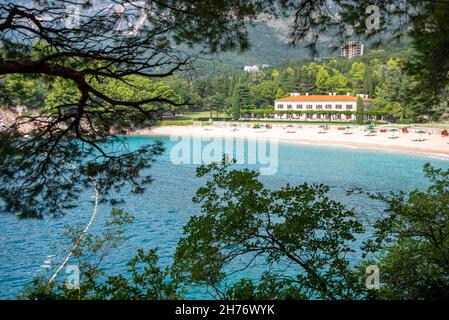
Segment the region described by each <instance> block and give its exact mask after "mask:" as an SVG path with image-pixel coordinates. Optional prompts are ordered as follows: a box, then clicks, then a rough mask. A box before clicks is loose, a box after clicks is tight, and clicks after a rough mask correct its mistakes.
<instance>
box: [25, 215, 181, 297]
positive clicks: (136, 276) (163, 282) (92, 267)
mask: <svg viewBox="0 0 449 320" xmlns="http://www.w3.org/2000/svg"><path fill="white" fill-rule="evenodd" d="M133 220H134V218H133V217H132V216H131V215H130V214H128V213H126V212H124V211H122V210H118V209H113V210H112V211H111V217H110V218H109V219H107V220H106V221H105V222H104V225H103V228H102V231H101V233H100V234H89V233H88V234H86V235H85V237H84V238H83V241H82V242H81V243H79V245H78V247H77V248H76V250H74V252H73V256H72V258H71V259H73V261H74V262H75V263H76V265H77V266H78V269H79V271H80V279H79V280H80V283H79V284H80V286H79V289H73V288H68V287H67V286H66V284H65V282H64V281H63V280H61V279H60V278H59V277H57V278H56V279H55V281H54V282H52V283H48V280H47V279H46V278H45V277H43V276H39V277H36V278H35V279H34V280H33V284H32V285H30V286H28V287H27V288H26V289H25V291H24V293H23V294H22V295H21V296H20V298H21V299H30V300H36V299H46V300H47V299H53V300H60V299H67V300H98V299H101V300H164V299H178V298H181V294H182V290H181V288H180V287H179V283H178V282H177V281H176V280H175V279H174V278H173V277H170V272H169V270H168V269H167V268H161V267H160V266H159V265H158V264H159V258H158V256H157V250H149V251H144V250H143V249H139V250H138V251H137V253H136V255H135V256H134V257H133V258H132V259H131V260H130V261H129V262H128V263H127V266H128V270H127V272H126V273H124V274H118V275H107V274H106V272H105V271H104V270H103V269H102V267H103V262H104V260H105V258H106V257H107V256H108V255H109V254H110V252H111V250H113V249H115V248H117V247H118V246H120V245H122V244H123V243H124V242H125V241H127V240H128V237H127V236H126V235H125V228H126V227H127V226H128V225H129V224H131V223H132V222H133ZM83 229H84V226H82V225H79V226H76V227H67V228H66V235H65V236H66V237H67V238H69V239H71V240H72V243H73V244H75V243H77V241H78V238H79V235H80V234H81V233H82V232H83Z"/></svg>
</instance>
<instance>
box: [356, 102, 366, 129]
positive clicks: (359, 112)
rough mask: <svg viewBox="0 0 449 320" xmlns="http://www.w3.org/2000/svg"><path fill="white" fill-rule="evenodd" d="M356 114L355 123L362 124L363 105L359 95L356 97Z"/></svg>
mask: <svg viewBox="0 0 449 320" xmlns="http://www.w3.org/2000/svg"><path fill="white" fill-rule="evenodd" d="M356 112H357V114H356V120H357V124H363V121H364V119H365V105H364V104H363V99H362V98H361V97H358V98H357V111H356Z"/></svg>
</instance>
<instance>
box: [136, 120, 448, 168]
mask: <svg viewBox="0 0 449 320" xmlns="http://www.w3.org/2000/svg"><path fill="white" fill-rule="evenodd" d="M251 126H252V125H250V124H247V123H241V124H238V125H235V126H232V125H231V124H229V123H223V124H213V125H208V126H162V127H153V128H151V129H141V130H138V131H135V132H133V133H132V134H133V135H148V136H186V135H191V136H202V137H216V136H220V137H238V138H247V139H257V138H265V139H276V140H278V141H282V142H290V143H305V144H319V145H341V146H348V147H357V148H364V149H376V150H388V151H397V152H404V153H413V154H420V155H426V156H431V157H438V158H443V159H447V160H449V137H443V136H442V135H441V129H431V128H425V129H424V131H425V133H422V134H418V133H417V132H418V131H419V130H421V129H420V128H409V129H408V133H403V132H402V130H398V131H397V132H390V131H389V129H390V128H389V127H376V130H375V132H373V133H371V135H369V132H368V131H367V129H366V127H365V126H363V127H362V126H359V127H358V126H353V127H351V128H350V129H347V130H343V127H344V126H345V125H344V124H342V125H341V126H334V125H332V126H328V128H327V130H324V128H322V127H319V125H302V124H292V125H290V126H287V125H285V124H284V125H281V124H275V125H272V128H266V127H261V128H252V127H251ZM381 129H383V130H382V131H386V132H381ZM393 134H394V136H395V138H392V137H393ZM420 139H421V141H419V140H420Z"/></svg>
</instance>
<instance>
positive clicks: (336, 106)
mask: <svg viewBox="0 0 449 320" xmlns="http://www.w3.org/2000/svg"><path fill="white" fill-rule="evenodd" d="M335 109H337V110H341V109H343V106H342V105H341V104H336V105H335Z"/></svg>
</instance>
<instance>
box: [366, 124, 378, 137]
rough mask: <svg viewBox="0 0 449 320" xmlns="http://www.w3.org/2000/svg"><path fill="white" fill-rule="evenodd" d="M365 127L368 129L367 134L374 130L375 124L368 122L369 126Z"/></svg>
mask: <svg viewBox="0 0 449 320" xmlns="http://www.w3.org/2000/svg"><path fill="white" fill-rule="evenodd" d="M366 129H367V130H368V135H371V134H373V133H374V131H375V130H376V126H375V125H373V124H370V125H369V126H367V127H366Z"/></svg>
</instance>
